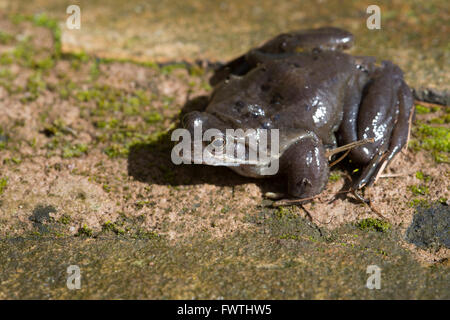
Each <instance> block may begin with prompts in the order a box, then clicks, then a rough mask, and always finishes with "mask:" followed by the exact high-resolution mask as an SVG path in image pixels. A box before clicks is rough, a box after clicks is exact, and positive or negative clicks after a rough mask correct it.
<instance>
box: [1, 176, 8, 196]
mask: <svg viewBox="0 0 450 320" xmlns="http://www.w3.org/2000/svg"><path fill="white" fill-rule="evenodd" d="M7 185H8V178H0V195H1V194H3V192H4V191H5V189H6V186H7Z"/></svg>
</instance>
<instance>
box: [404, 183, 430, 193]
mask: <svg viewBox="0 0 450 320" xmlns="http://www.w3.org/2000/svg"><path fill="white" fill-rule="evenodd" d="M408 189H409V190H410V191H411V192H412V193H413V194H414V195H416V196H419V195H422V196H424V195H427V194H428V193H429V192H430V190H429V189H428V187H427V186H424V185H417V186H414V185H413V186H408Z"/></svg>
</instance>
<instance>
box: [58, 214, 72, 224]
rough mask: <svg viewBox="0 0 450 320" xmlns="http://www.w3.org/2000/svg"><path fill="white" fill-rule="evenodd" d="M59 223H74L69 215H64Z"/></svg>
mask: <svg viewBox="0 0 450 320" xmlns="http://www.w3.org/2000/svg"><path fill="white" fill-rule="evenodd" d="M58 222H59V223H61V224H64V225H67V224H69V223H71V222H72V218H71V217H70V216H69V215H67V214H63V215H62V216H61V218H59V220H58Z"/></svg>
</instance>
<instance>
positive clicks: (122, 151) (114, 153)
mask: <svg viewBox="0 0 450 320" xmlns="http://www.w3.org/2000/svg"><path fill="white" fill-rule="evenodd" d="M104 152H105V153H106V155H107V156H108V157H110V158H117V157H125V156H127V155H128V153H129V149H128V148H127V147H123V146H121V145H118V144H112V145H110V146H109V147H107V148H106V149H105V151H104Z"/></svg>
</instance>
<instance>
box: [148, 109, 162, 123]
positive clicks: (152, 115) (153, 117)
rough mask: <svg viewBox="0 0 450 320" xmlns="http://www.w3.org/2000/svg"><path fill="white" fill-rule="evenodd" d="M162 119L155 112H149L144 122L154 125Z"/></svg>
mask: <svg viewBox="0 0 450 320" xmlns="http://www.w3.org/2000/svg"><path fill="white" fill-rule="evenodd" d="M162 119H163V117H162V116H161V115H160V114H159V113H158V112H156V111H154V112H150V113H149V114H148V115H147V116H146V117H145V121H146V122H147V123H156V122H159V121H161V120H162Z"/></svg>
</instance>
